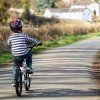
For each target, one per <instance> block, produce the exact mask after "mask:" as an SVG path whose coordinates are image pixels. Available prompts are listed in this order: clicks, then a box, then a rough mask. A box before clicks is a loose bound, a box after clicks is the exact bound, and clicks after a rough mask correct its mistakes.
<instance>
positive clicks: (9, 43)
mask: <svg viewBox="0 0 100 100" xmlns="http://www.w3.org/2000/svg"><path fill="white" fill-rule="evenodd" d="M7 44H8V45H9V46H11V40H10V37H9V38H8V40H7Z"/></svg>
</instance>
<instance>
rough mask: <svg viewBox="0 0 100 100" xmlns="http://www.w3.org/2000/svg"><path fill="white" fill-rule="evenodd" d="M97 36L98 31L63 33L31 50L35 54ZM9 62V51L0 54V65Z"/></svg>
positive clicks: (98, 34)
mask: <svg viewBox="0 0 100 100" xmlns="http://www.w3.org/2000/svg"><path fill="white" fill-rule="evenodd" d="M98 36H100V32H99V33H91V34H86V35H65V36H62V37H60V38H58V39H55V40H53V41H47V42H45V43H44V44H43V45H42V46H41V47H35V48H34V49H33V50H32V52H33V53H34V54H37V53H40V52H41V51H44V50H47V49H51V48H54V47H59V46H63V45H69V44H72V43H75V42H77V41H80V40H83V39H88V38H94V37H98ZM10 62H12V55H11V53H2V54H0V65H3V64H8V63H10Z"/></svg>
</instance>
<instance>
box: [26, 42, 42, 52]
mask: <svg viewBox="0 0 100 100" xmlns="http://www.w3.org/2000/svg"><path fill="white" fill-rule="evenodd" d="M41 45H42V42H38V43H37V45H32V46H28V47H27V48H29V49H30V50H29V51H31V50H32V48H33V47H35V46H36V47H37V46H41Z"/></svg>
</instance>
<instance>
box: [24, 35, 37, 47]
mask: <svg viewBox="0 0 100 100" xmlns="http://www.w3.org/2000/svg"><path fill="white" fill-rule="evenodd" d="M25 37H26V40H27V41H30V42H32V43H33V44H34V45H36V46H37V45H38V41H37V40H36V39H34V38H31V37H30V36H28V35H26V34H25Z"/></svg>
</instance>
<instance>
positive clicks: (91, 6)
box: [87, 3, 100, 16]
mask: <svg viewBox="0 0 100 100" xmlns="http://www.w3.org/2000/svg"><path fill="white" fill-rule="evenodd" d="M87 8H88V9H90V10H91V11H92V12H94V10H95V11H96V15H97V16H99V15H100V11H99V4H97V3H91V4H90V5H89V6H87Z"/></svg>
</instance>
